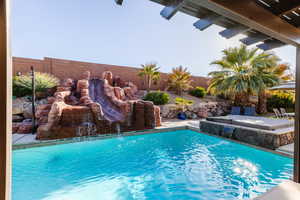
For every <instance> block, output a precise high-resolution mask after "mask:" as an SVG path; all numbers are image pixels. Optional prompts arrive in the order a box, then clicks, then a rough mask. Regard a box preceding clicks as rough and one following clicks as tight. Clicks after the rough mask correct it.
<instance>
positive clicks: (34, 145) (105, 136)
mask: <svg viewBox="0 0 300 200" xmlns="http://www.w3.org/2000/svg"><path fill="white" fill-rule="evenodd" d="M177 130H192V131H195V132H197V133H201V134H205V135H209V136H212V137H216V138H220V139H223V140H227V141H230V142H233V143H237V144H242V145H246V146H249V147H252V148H255V149H258V150H261V151H265V152H270V153H273V154H277V155H281V156H284V157H288V158H293V155H291V154H288V153H285V152H278V151H275V150H272V149H267V148H264V147H260V146H255V145H252V144H248V143H245V142H241V141H238V140H233V139H230V138H225V137H221V136H218V135H214V134H210V133H206V132H203V131H201V130H200V128H196V127H193V126H176V127H168V128H158V129H145V130H138V131H129V132H123V133H122V134H121V135H118V134H116V133H114V134H102V135H93V136H81V137H74V138H65V139H56V140H45V141H39V142H32V143H27V144H14V145H12V149H13V150H21V149H28V148H37V147H45V146H53V145H60V144H70V143H77V142H84V141H94V140H103V139H112V138H118V137H120V136H121V137H123V136H136V135H145V134H155V133H160V132H170V131H177Z"/></svg>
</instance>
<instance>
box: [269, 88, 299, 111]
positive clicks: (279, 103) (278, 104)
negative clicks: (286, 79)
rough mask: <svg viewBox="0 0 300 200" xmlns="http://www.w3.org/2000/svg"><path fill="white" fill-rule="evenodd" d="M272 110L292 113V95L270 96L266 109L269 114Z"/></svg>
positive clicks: (278, 94)
mask: <svg viewBox="0 0 300 200" xmlns="http://www.w3.org/2000/svg"><path fill="white" fill-rule="evenodd" d="M273 108H285V109H287V110H289V111H294V110H295V98H294V95H293V94H291V93H287V92H278V93H275V94H273V95H271V96H270V97H269V98H268V99H267V109H268V111H269V112H273Z"/></svg>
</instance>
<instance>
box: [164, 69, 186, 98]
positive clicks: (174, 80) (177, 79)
mask: <svg viewBox="0 0 300 200" xmlns="http://www.w3.org/2000/svg"><path fill="white" fill-rule="evenodd" d="M191 82H192V80H191V74H190V72H188V71H187V68H183V67H182V66H179V67H175V68H173V69H172V73H171V74H169V79H168V88H167V89H173V90H175V91H176V94H178V95H182V92H183V91H185V90H188V89H189V88H191V87H192V86H191Z"/></svg>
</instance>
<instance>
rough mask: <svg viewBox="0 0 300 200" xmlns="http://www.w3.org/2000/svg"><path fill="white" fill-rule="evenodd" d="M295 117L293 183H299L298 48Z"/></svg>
mask: <svg viewBox="0 0 300 200" xmlns="http://www.w3.org/2000/svg"><path fill="white" fill-rule="evenodd" d="M295 101H296V109H295V113H296V117H295V144H294V181H295V182H297V183H300V136H299V133H300V131H299V130H300V129H299V128H300V47H297V50H296V100H295Z"/></svg>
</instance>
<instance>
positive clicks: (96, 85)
mask: <svg viewBox="0 0 300 200" xmlns="http://www.w3.org/2000/svg"><path fill="white" fill-rule="evenodd" d="M89 95H90V98H91V100H92V101H94V102H97V103H99V104H100V105H101V107H102V111H103V113H104V118H105V119H106V120H108V121H110V122H120V121H123V120H124V115H123V114H122V113H121V112H120V109H119V108H118V107H117V106H116V105H115V104H113V103H112V101H111V100H110V99H109V97H108V96H106V95H105V93H104V80H101V79H91V80H90V81H89Z"/></svg>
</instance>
